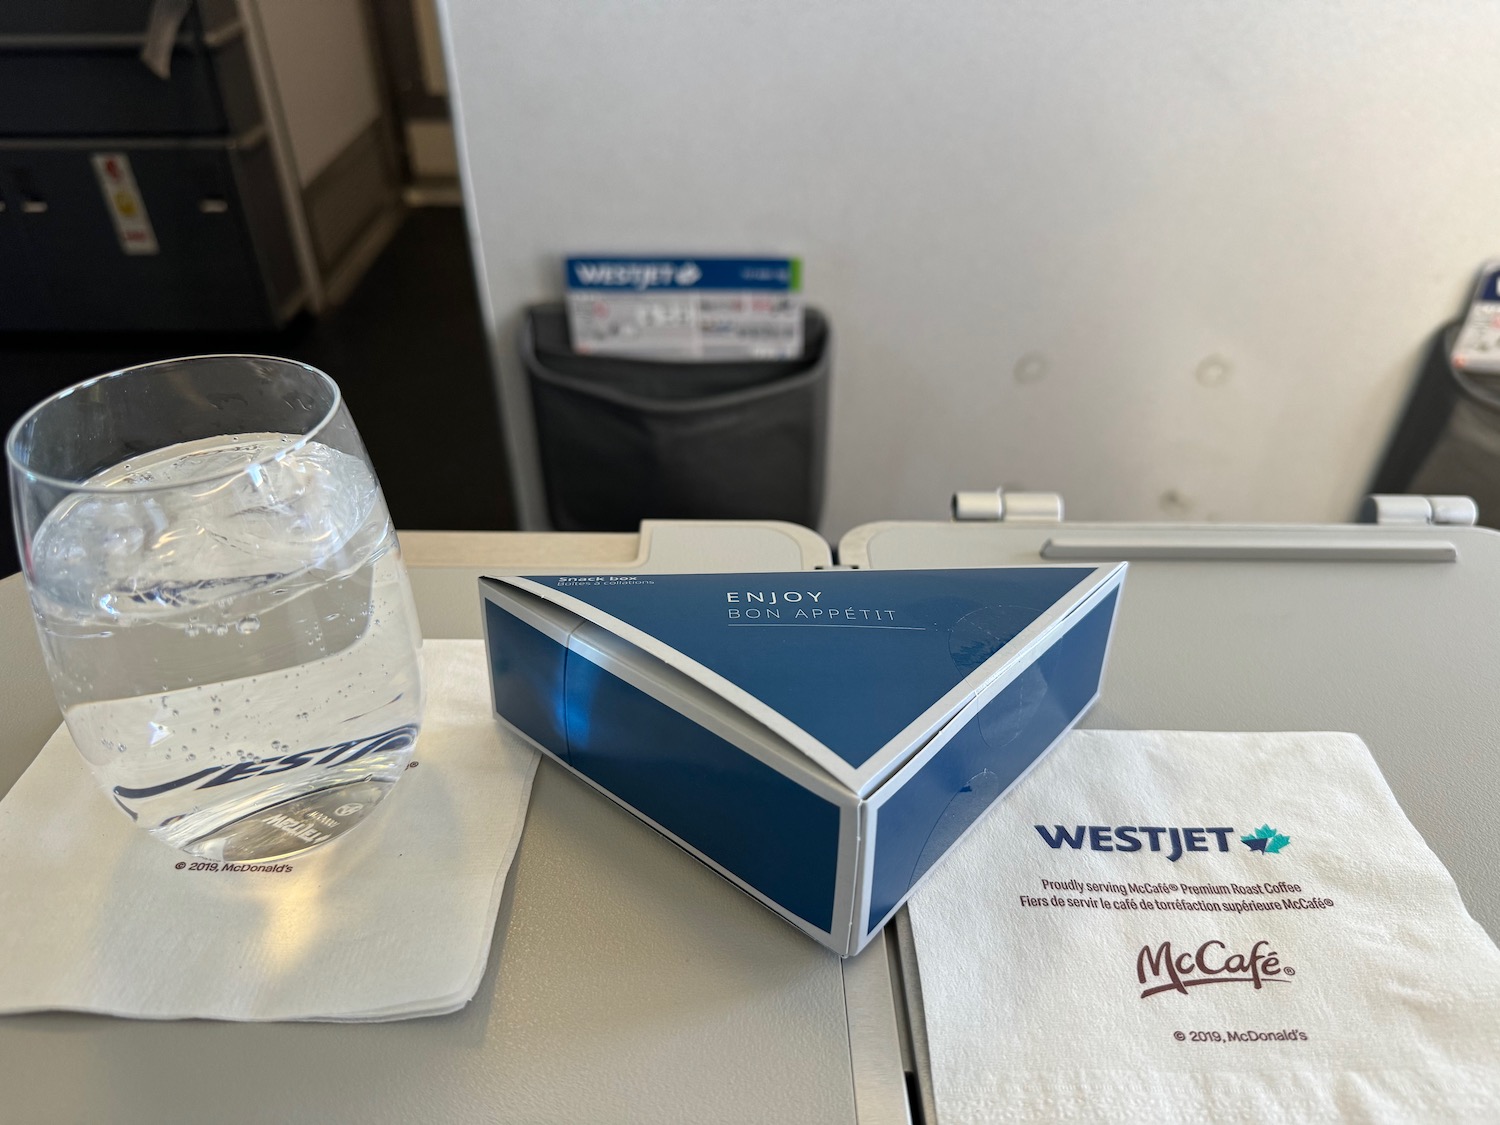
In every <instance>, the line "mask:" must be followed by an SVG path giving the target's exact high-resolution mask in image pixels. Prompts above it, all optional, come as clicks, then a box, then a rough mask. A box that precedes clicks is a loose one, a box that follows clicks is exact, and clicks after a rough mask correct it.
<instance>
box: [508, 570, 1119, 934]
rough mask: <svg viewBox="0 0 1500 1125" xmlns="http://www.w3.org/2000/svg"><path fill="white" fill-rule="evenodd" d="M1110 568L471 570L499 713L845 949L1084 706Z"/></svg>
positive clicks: (1111, 605)
mask: <svg viewBox="0 0 1500 1125" xmlns="http://www.w3.org/2000/svg"><path fill="white" fill-rule="evenodd" d="M1125 570H1126V566H1125V564H1124V563H1116V564H1109V565H1104V566H1098V567H1095V566H1087V565H1085V566H1024V567H1001V568H991V569H961V570H907V571H899V570H893V571H839V570H833V571H808V572H799V573H782V574H765V573H759V574H658V575H638V574H608V575H562V576H555V577H525V578H483V579H481V580H480V593H481V595H482V597H483V599H484V629H485V645H486V649H487V652H488V655H489V662H490V672H491V683H492V689H493V695H494V705H495V710H496V713H497V714H498V715H499V716H500V718H502V719H503V720H505V721H506V722H507V723H509V724H510V725H511V726H512V727H513V728H515V729H516V730H517V731H518V732H520V733H521V734H522V735H524V736H525V737H527V738H528V739H529V740H530V741H532V742H533V743H535V744H536V745H537V746H538V747H539V748H540V749H541V750H542V751H543V752H544V753H546V754H548V755H550V756H551V757H553V758H554V759H556V760H557V761H558V762H560V763H561V764H562V765H563V766H565V767H567V768H568V769H569V770H571V771H573V772H574V773H576V774H577V775H578V776H580V777H582V778H583V779H584V780H585V781H587V782H589V783H590V784H592V785H594V786H595V787H596V788H598V789H600V790H601V791H603V792H604V793H605V794H607V795H608V796H610V797H611V798H613V799H614V800H615V801H616V802H618V803H619V804H621V805H623V806H624V807H625V808H627V809H629V810H630V811H631V812H633V813H634V814H635V815H636V816H638V817H640V818H641V819H642V820H644V821H646V822H647V823H648V824H650V825H651V826H652V827H654V828H656V829H657V830H658V831H659V832H661V833H662V834H664V835H665V836H667V837H668V838H670V839H671V840H673V841H674V842H676V843H677V844H679V845H680V846H681V847H683V848H685V849H687V850H688V851H689V852H691V853H692V854H693V855H695V856H697V857H698V858H699V859H700V860H702V861H703V862H704V863H706V864H708V865H709V866H710V867H712V868H713V869H714V870H715V871H718V872H719V873H720V874H722V875H723V876H725V877H726V878H728V879H729V880H731V881H732V882H733V883H735V884H736V885H737V886H739V887H740V888H741V889H742V890H744V891H746V892H747V893H749V894H751V895H753V896H754V897H756V898H757V899H759V900H760V901H761V902H763V903H765V904H766V905H767V906H769V907H770V908H771V909H772V910H774V911H776V912H777V913H778V914H780V915H781V916H782V917H784V918H786V919H787V920H788V921H789V922H791V923H792V924H793V925H794V926H796V927H797V928H798V929H800V930H802V931H804V932H805V933H807V934H809V935H811V936H812V937H814V938H816V939H817V940H818V941H819V942H821V943H822V944H824V945H826V946H828V948H830V949H832V950H833V951H834V952H835V953H838V954H840V955H842V956H849V955H851V954H854V953H857V952H859V950H860V949H861V948H863V947H864V945H865V943H866V942H868V941H869V939H870V937H871V936H872V935H873V934H875V933H876V932H877V931H878V930H879V929H880V928H881V926H883V925H884V924H885V923H886V922H887V921H888V920H889V919H890V917H891V915H893V914H894V913H895V912H896V910H897V909H898V908H899V907H900V906H901V904H902V903H903V902H904V901H905V900H906V898H907V896H908V895H909V894H910V893H911V892H912V890H913V888H915V887H916V885H917V884H918V883H919V882H920V881H921V879H922V877H923V876H924V875H926V874H927V872H928V871H929V870H931V868H932V866H933V865H934V864H935V863H936V862H937V861H938V860H939V859H940V858H941V857H942V856H943V854H944V853H945V852H947V850H948V849H949V848H950V847H952V846H953V844H954V843H955V842H956V841H957V840H958V839H959V838H960V837H961V836H962V835H963V834H964V833H965V832H966V831H967V830H968V829H969V827H970V826H971V825H972V824H973V823H974V822H975V821H976V820H977V819H978V818H979V816H980V814H982V813H983V812H984V811H985V810H986V809H987V808H988V807H989V806H990V805H991V804H993V803H994V801H995V799H996V798H997V797H999V796H1000V795H1001V794H1002V793H1003V792H1004V791H1005V790H1006V789H1008V788H1009V787H1010V786H1011V785H1012V784H1013V783H1014V782H1015V781H1016V779H1017V778H1019V777H1020V776H1021V775H1022V774H1023V773H1025V772H1026V770H1027V769H1028V768H1030V766H1031V765H1032V764H1033V763H1034V762H1036V761H1037V759H1038V758H1040V757H1041V756H1042V754H1044V753H1045V752H1046V751H1047V750H1048V749H1049V748H1050V747H1051V746H1052V745H1053V744H1054V743H1055V742H1056V741H1057V739H1058V738H1059V737H1060V736H1061V735H1062V734H1063V733H1064V732H1065V731H1067V730H1068V729H1069V728H1070V727H1072V725H1073V724H1074V723H1075V722H1076V721H1077V720H1078V718H1079V717H1080V716H1081V715H1082V714H1083V713H1084V712H1085V711H1086V710H1087V709H1088V708H1089V706H1090V705H1091V704H1092V703H1093V701H1094V700H1095V699H1096V698H1098V693H1099V685H1100V681H1101V678H1102V675H1103V671H1104V662H1105V657H1106V654H1107V651H1108V647H1109V638H1110V634H1111V632H1112V630H1113V626H1114V618H1115V610H1116V607H1117V604H1118V602H1119V595H1120V587H1121V584H1122V583H1123V581H1124V578H1125Z"/></svg>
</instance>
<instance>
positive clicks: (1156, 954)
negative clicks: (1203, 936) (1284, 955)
mask: <svg viewBox="0 0 1500 1125" xmlns="http://www.w3.org/2000/svg"><path fill="white" fill-rule="evenodd" d="M1296 975H1297V971H1296V970H1295V969H1293V968H1292V967H1291V966H1290V965H1283V964H1282V963H1281V954H1279V953H1277V952H1276V950H1274V949H1272V948H1271V943H1270V942H1268V941H1258V942H1256V943H1255V944H1254V945H1253V946H1251V947H1250V951H1249V952H1248V953H1231V952H1230V951H1229V947H1228V946H1226V945H1225V944H1224V943H1223V942H1222V941H1205V942H1204V943H1203V944H1202V945H1200V946H1199V947H1198V948H1197V949H1195V950H1193V951H1191V952H1188V951H1184V952H1182V953H1178V952H1177V951H1176V950H1174V949H1173V948H1172V943H1171V942H1170V941H1164V942H1162V943H1161V944H1160V945H1158V946H1157V947H1156V948H1155V949H1152V948H1151V947H1150V946H1149V945H1143V946H1141V952H1140V954H1139V955H1138V956H1137V957H1136V959H1135V976H1136V979H1137V980H1138V981H1139V982H1140V983H1141V984H1142V985H1144V986H1145V987H1144V988H1143V989H1142V990H1141V999H1142V1000H1144V999H1146V998H1147V997H1148V996H1155V995H1157V994H1158V993H1161V992H1183V993H1186V992H1187V990H1188V989H1190V988H1197V987H1198V986H1199V985H1201V984H1248V985H1250V986H1251V987H1252V988H1260V987H1261V986H1262V985H1266V984H1289V983H1290V982H1289V981H1288V980H1286V979H1285V978H1287V977H1294V976H1296Z"/></svg>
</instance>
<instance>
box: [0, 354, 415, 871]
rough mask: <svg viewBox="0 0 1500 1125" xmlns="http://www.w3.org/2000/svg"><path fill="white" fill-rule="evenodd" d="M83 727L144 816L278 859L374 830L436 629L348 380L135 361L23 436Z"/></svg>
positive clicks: (47, 597) (135, 811)
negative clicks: (410, 568) (357, 423)
mask: <svg viewBox="0 0 1500 1125" xmlns="http://www.w3.org/2000/svg"><path fill="white" fill-rule="evenodd" d="M6 454H7V457H8V459H9V462H10V479H11V497H12V503H13V506H14V511H15V521H16V533H17V537H18V539H19V542H20V548H21V565H22V568H23V570H24V571H25V575H26V583H27V586H28V588H29V590H30V593H31V604H32V607H33V609H34V610H35V613H36V621H37V632H38V634H39V635H40V637H41V642H42V651H43V653H44V654H45V656H46V661H47V669H48V672H49V673H50V675H51V678H52V685H53V688H54V690H55V691H56V693H57V701H58V703H59V704H60V705H61V707H62V711H63V716H64V718H65V719H66V720H67V724H68V730H69V732H70V733H71V734H72V736H73V741H74V742H75V743H76V744H77V746H78V749H79V751H80V752H81V753H82V754H83V757H84V758H85V760H87V762H88V764H89V767H90V768H91V769H92V771H93V773H94V777H95V778H96V779H97V780H98V781H99V783H100V784H101V785H102V786H103V787H104V790H105V792H106V793H107V794H108V795H109V797H110V798H111V799H112V800H113V802H114V803H115V804H116V805H117V806H118V807H119V808H120V809H122V810H123V811H124V812H125V813H126V814H127V815H128V816H130V818H131V819H132V820H134V821H135V822H136V823H137V824H138V825H139V826H140V827H142V828H145V829H146V830H147V831H148V832H150V833H151V834H152V835H153V836H155V837H157V838H158V839H160V840H163V841H165V842H166V843H168V844H170V845H172V846H173V847H176V848H180V849H182V850H183V851H185V852H188V853H190V854H191V855H195V856H200V857H202V858H204V859H212V860H219V861H230V862H253V861H259V860H270V859H279V858H283V857H285V856H288V855H292V854H295V853H297V852H302V851H306V850H307V849H309V848H313V847H317V846H318V845H320V844H324V843H327V842H328V841H329V840H332V839H334V838H336V837H338V836H340V835H342V834H343V833H345V832H347V831H348V830H349V829H350V828H352V827H353V826H354V825H356V824H358V823H359V822H360V821H362V820H364V819H365V818H366V817H368V816H369V815H370V813H371V812H372V811H373V810H374V808H375V806H376V805H378V804H379V803H380V802H381V800H383V799H384V798H385V796H386V794H388V793H389V792H390V790H391V789H392V788H393V787H394V785H395V783H396V781H397V779H398V778H400V776H401V773H402V771H403V770H404V769H405V768H406V763H407V759H408V758H410V757H411V753H412V745H413V742H414V741H415V739H416V734H417V727H418V724H419V723H420V721H421V715H422V685H421V679H420V675H419V669H418V649H419V647H420V645H421V638H420V636H419V635H418V632H417V619H416V613H415V611H414V609H413V607H412V601H411V592H410V590H409V588H408V586H407V581H406V571H405V569H404V567H403V566H402V564H401V554H400V550H399V548H398V546H397V543H396V535H395V532H394V531H393V530H392V528H391V520H390V516H389V515H388V514H387V512H386V507H385V500H384V498H383V497H382V496H381V493H380V485H379V483H378V482H377V481H376V479H375V473H374V470H373V469H372V468H371V466H370V461H369V458H368V457H367V456H366V454H365V451H364V447H363V445H362V444H361V443H360V439H359V434H358V432H357V431H356V430H355V428H354V423H353V422H352V421H351V420H350V418H349V413H348V411H347V410H346V409H345V408H344V405H343V401H342V399H341V397H340V395H339V389H338V387H337V386H335V385H334V382H333V380H332V379H330V378H329V377H328V376H327V375H324V374H323V373H322V372H321V371H318V370H316V369H314V368H312V367H308V366H306V365H305V364H301V363H294V362H292V361H290V360H285V359H271V358H266V357H262V356H240V355H223V356H197V357H193V358H190V359H175V360H167V361H165V362H162V363H150V364H146V365H144V366H141V367H132V368H127V369H126V370H123V371H116V372H113V373H112V374H109V375H102V376H100V377H99V378H97V379H91V380H89V381H88V382H86V383H81V384H79V385H78V386H76V387H72V388H70V389H69V390H66V391H62V392H61V393H59V394H57V395H54V396H53V397H52V398H50V399H48V400H47V401H45V402H43V403H41V404H40V405H39V406H36V407H34V408H33V409H32V410H31V412H30V413H28V414H27V415H25V416H24V417H23V418H22V419H21V420H20V421H19V422H17V423H16V425H15V428H14V429H12V430H11V433H10V437H9V439H8V440H7V441H6Z"/></svg>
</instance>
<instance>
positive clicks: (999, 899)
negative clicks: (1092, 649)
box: [911, 731, 1500, 1125]
mask: <svg viewBox="0 0 1500 1125" xmlns="http://www.w3.org/2000/svg"><path fill="white" fill-rule="evenodd" d="M1038 826H1040V827H1041V831H1039V830H1038ZM1122 826H1123V829H1124V830H1122ZM1148 828H1154V829H1157V830H1158V831H1156V832H1155V833H1152V832H1149V831H1147V829H1148ZM1189 829H1196V830H1197V831H1195V832H1191V833H1189V832H1187V831H1185V830H1189ZM1225 829H1229V831H1227V832H1226V831H1224V830H1225ZM1174 833H1175V841H1174ZM1153 838H1154V840H1155V844H1156V847H1157V849H1159V850H1152V841H1153ZM1075 843H1076V845H1077V846H1076V847H1075V846H1074V845H1075ZM1054 844H1055V845H1056V846H1055V847H1054V846H1053V845H1054ZM1175 844H1180V845H1181V847H1182V851H1181V854H1180V855H1179V856H1178V857H1177V859H1176V860H1175V861H1173V860H1172V859H1171V856H1172V854H1173V852H1174V851H1176V850H1177V848H1176V847H1175V846H1174V845H1175ZM1096 848H1097V849H1098V850H1096ZM1193 848H1201V849H1203V850H1190V849H1193ZM1105 849H1112V850H1105ZM911 922H912V929H913V933H914V937H915V942H916V948H917V956H918V962H919V965H920V973H921V983H922V996H923V1003H924V1006H925V1009H926V1024H927V1032H928V1038H929V1048H930V1054H931V1059H932V1068H933V1086H934V1091H935V1096H936V1101H937V1109H938V1118H939V1121H940V1122H941V1123H942V1125H955V1123H958V1122H978V1121H1151V1122H1175V1121H1182V1122H1199V1121H1215V1122H1255V1123H1257V1125H1264V1123H1266V1122H1286V1121H1329V1120H1347V1121H1401V1122H1408V1121H1442V1122H1450V1121H1486V1122H1493V1121H1496V1120H1500V951H1497V950H1496V948H1495V944H1494V943H1493V942H1492V941H1491V940H1490V939H1489V937H1488V936H1487V935H1486V934H1485V932H1484V930H1483V929H1482V928H1481V927H1480V926H1479V925H1478V923H1476V922H1475V921H1474V920H1473V919H1472V918H1470V917H1469V915H1468V913H1467V912H1466V911H1465V910H1464V906H1463V902H1462V901H1461V900H1460V898H1459V894H1458V890H1457V888H1456V887H1455V886H1454V884H1453V880H1452V879H1451V878H1450V877H1449V875H1448V873H1447V871H1446V869H1445V868H1444V867H1443V865H1442V863H1441V862H1439V860H1438V859H1437V857H1436V856H1434V855H1433V854H1432V852H1431V851H1430V850H1429V849H1428V848H1427V846H1426V844H1425V843H1424V842H1423V841H1422V838H1421V837H1420V836H1419V835H1418V834H1417V832H1416V830H1415V829H1414V828H1413V827H1412V826H1411V824H1410V822H1408V821H1407V819H1406V817H1405V816H1404V815H1403V814H1402V812H1401V809H1400V808H1399V806H1398V805H1397V804H1396V800H1395V798H1394V797H1393V796H1392V794H1391V791H1390V789H1389V788H1388V787H1387V785H1386V784H1385V780H1384V778H1382V777H1381V775H1380V771H1379V769H1378V768H1377V767H1376V765H1375V762H1374V760H1373V759H1372V758H1371V757H1370V754H1369V751H1368V750H1367V749H1366V748H1365V745H1364V743H1363V742H1361V741H1360V740H1359V739H1358V738H1357V737H1355V736H1354V735H1349V734H1199V733H1189V732H1151V731H1139V732H1135V731H1077V732H1074V733H1073V734H1071V735H1070V736H1068V738H1067V739H1066V740H1065V741H1064V743H1063V744H1062V745H1060V746H1059V747H1058V748H1057V749H1056V750H1055V751H1054V752H1053V753H1052V754H1051V755H1050V756H1049V757H1047V758H1046V759H1044V760H1043V761H1042V762H1041V763H1040V764H1039V765H1038V766H1037V768H1036V769H1035V770H1034V771H1033V772H1032V773H1031V774H1030V775H1029V776H1028V777H1026V778H1024V779H1023V780H1022V782H1021V783H1020V784H1019V785H1017V787H1016V789H1015V791H1014V792H1012V793H1011V794H1009V795H1008V796H1007V797H1006V798H1004V799H1003V801H1002V803H1001V805H1000V806H999V807H998V808H996V809H995V810H994V811H993V812H992V813H991V814H990V815H989V816H987V817H985V818H983V819H982V820H981V822H980V823H979V824H978V825H976V827H975V829H974V831H973V832H972V833H971V835H970V836H969V837H968V838H967V839H965V840H964V841H962V842H961V843H960V844H959V846H958V847H956V848H955V849H954V852H953V854H951V855H950V856H949V857H947V859H946V860H945V861H944V863H942V864H941V865H939V867H938V869H937V870H936V871H934V873H933V876H932V878H931V879H930V880H929V881H928V883H927V884H926V885H924V886H923V887H921V888H919V890H918V892H917V893H916V894H915V895H914V896H913V897H912V899H911ZM1143 951H1144V952H1143ZM1200 951H1201V953H1200ZM1257 980H1258V981H1259V986H1257ZM1209 981H1212V982H1213V983H1211V984H1209V983H1206V982H1209Z"/></svg>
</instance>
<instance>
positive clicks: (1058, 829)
mask: <svg viewBox="0 0 1500 1125" xmlns="http://www.w3.org/2000/svg"><path fill="white" fill-rule="evenodd" d="M1033 827H1034V828H1035V829H1036V830H1037V834H1038V835H1040V836H1041V838H1042V840H1043V841H1044V842H1045V843H1046V845H1047V846H1048V847H1049V848H1053V849H1057V848H1062V847H1064V846H1067V847H1069V848H1072V849H1073V850H1074V851H1081V850H1083V849H1084V848H1087V849H1088V850H1089V851H1092V852H1142V851H1151V852H1160V853H1165V855H1166V857H1167V859H1169V860H1171V861H1172V862H1173V863H1176V862H1177V861H1178V860H1179V859H1181V858H1182V856H1183V854H1184V853H1186V852H1213V851H1218V852H1227V851H1228V850H1229V839H1230V837H1231V836H1233V835H1234V834H1235V830H1234V829H1233V828H1228V827H1225V828H1206V827H1205V828H1171V827H1167V826H1165V825H1156V824H1121V825H1116V826H1114V827H1110V826H1107V825H1103V824H1077V825H1074V826H1073V827H1072V828H1071V829H1070V828H1067V827H1065V826H1064V825H1061V824H1055V825H1053V826H1052V827H1051V828H1050V829H1049V828H1048V827H1047V826H1046V825H1045V824H1037V825H1033ZM1262 833H1264V835H1262ZM1267 838H1275V839H1280V840H1282V841H1283V843H1282V844H1278V845H1276V846H1274V847H1270V848H1268V847H1267V846H1266V840H1267ZM1240 842H1241V843H1243V844H1244V845H1245V846H1246V847H1248V848H1250V850H1251V851H1254V852H1258V853H1259V854H1261V855H1265V854H1266V853H1267V851H1270V852H1271V853H1272V854H1274V853H1275V852H1277V851H1279V850H1280V849H1281V847H1283V846H1285V844H1286V843H1290V842H1291V838H1290V837H1283V836H1279V835H1278V834H1277V833H1276V832H1275V831H1274V830H1273V829H1271V828H1269V827H1268V828H1265V829H1257V830H1256V833H1255V834H1254V835H1252V836H1241V837H1240ZM1257 845H1259V846H1257Z"/></svg>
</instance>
